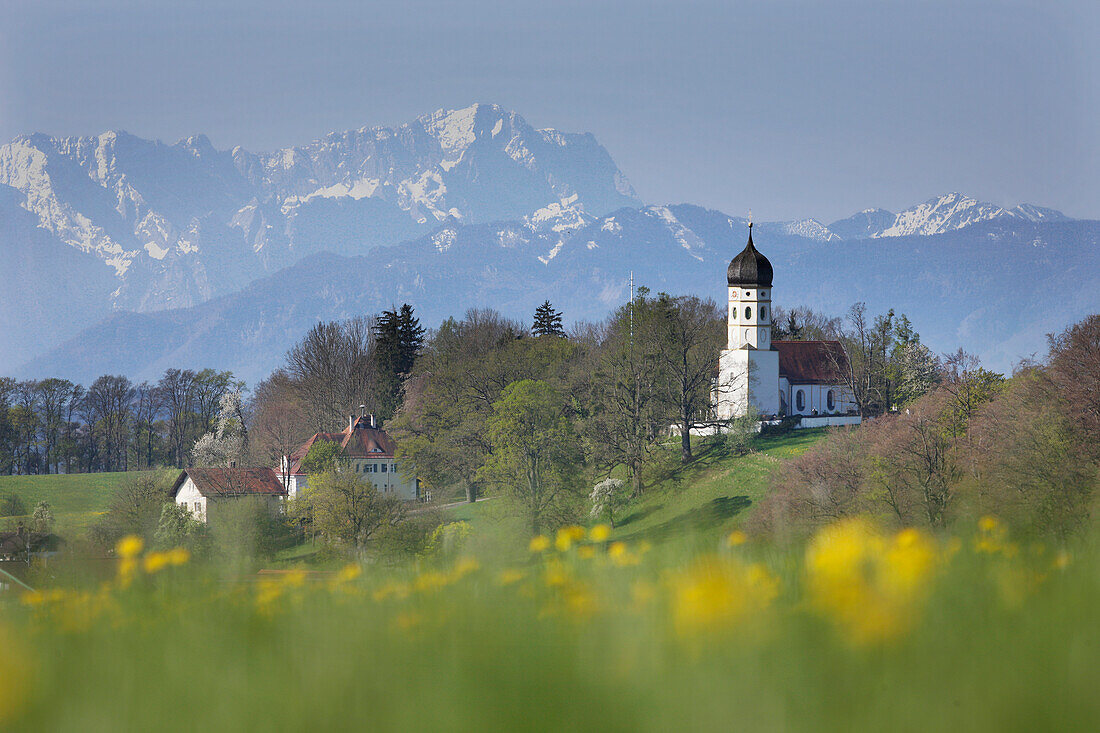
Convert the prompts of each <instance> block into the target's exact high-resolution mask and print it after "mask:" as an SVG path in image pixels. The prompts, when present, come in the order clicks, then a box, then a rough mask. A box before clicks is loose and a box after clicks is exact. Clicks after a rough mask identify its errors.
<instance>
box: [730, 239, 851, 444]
mask: <svg viewBox="0 0 1100 733" xmlns="http://www.w3.org/2000/svg"><path fill="white" fill-rule="evenodd" d="M726 281H727V283H728V285H729V310H728V314H727V321H726V323H727V328H726V332H727V343H726V348H725V349H724V350H723V351H722V355H721V358H720V360H719V367H718V384H717V388H716V392H717V395H716V400H717V405H716V413H717V417H718V419H719V420H729V419H731V418H735V417H741V416H743V415H745V414H746V413H747V412H748V411H749V406H750V405H752V406H753V407H755V409H756V411H757V412H758V413H760V415H761V416H763V417H764V418H774V417H780V416H786V415H798V416H800V418H801V419H800V423H799V427H820V426H824V425H851V424H855V423H858V422H859V421H860V416H859V411H858V408H857V406H856V403H855V401H854V400H853V399H852V391H851V390H850V389H849V388H848V387H847V386H845V384H844V380H843V379H842V378H841V377H840V376H839V375H840V374H842V373H843V370H844V369H846V368H847V356H846V354H845V352H844V346H843V345H842V344H841V343H840V342H839V341H773V340H772V265H771V263H770V262H769V261H768V258H767V257H765V256H764V255H762V254H761V253H760V252H759V251H757V249H756V247H755V246H754V245H753V242H752V224H751V223H750V224H749V242H748V244H747V245H745V249H743V250H742V251H741V253H740V254H738V255H737V256H736V257H734V258H733V260H732V261H731V262H730V264H729V268H728V269H727V271H726Z"/></svg>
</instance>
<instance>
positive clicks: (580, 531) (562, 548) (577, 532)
mask: <svg viewBox="0 0 1100 733" xmlns="http://www.w3.org/2000/svg"><path fill="white" fill-rule="evenodd" d="M583 539H584V527H578V526H576V525H571V526H569V527H562V528H561V529H559V530H558V533H557V536H556V537H555V538H554V547H556V548H557V550H558V552H566V551H567V550H569V548H570V547H572V546H573V544H574V543H576V542H580V541H581V540H583Z"/></svg>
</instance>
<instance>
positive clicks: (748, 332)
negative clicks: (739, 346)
mask: <svg viewBox="0 0 1100 733" xmlns="http://www.w3.org/2000/svg"><path fill="white" fill-rule="evenodd" d="M750 341H752V329H751V328H746V329H745V343H748V342H750Z"/></svg>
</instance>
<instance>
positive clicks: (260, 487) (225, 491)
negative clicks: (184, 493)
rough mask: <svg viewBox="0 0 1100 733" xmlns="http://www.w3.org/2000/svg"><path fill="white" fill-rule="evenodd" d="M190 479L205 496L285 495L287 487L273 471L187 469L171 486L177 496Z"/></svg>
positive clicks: (259, 469) (173, 493)
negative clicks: (185, 482) (184, 483)
mask: <svg viewBox="0 0 1100 733" xmlns="http://www.w3.org/2000/svg"><path fill="white" fill-rule="evenodd" d="M187 478H190V479H191V480H192V481H193V482H194V483H195V488H196V489H198V490H199V493H200V494H202V495H203V496H207V497H210V496H240V495H242V494H249V495H252V494H255V495H261V496H286V487H285V486H283V482H282V481H280V480H279V477H278V476H276V475H275V471H273V470H272V469H270V468H185V469H184V470H183V471H182V472H181V473H180V475H179V478H177V479H176V483H175V484H173V486H172V496H175V495H176V494H177V493H178V492H179V490H180V487H181V486H183V482H184V481H185V480H187Z"/></svg>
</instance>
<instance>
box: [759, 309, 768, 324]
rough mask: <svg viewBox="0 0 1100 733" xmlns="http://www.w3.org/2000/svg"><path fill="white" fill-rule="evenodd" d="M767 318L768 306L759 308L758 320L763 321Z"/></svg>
mask: <svg viewBox="0 0 1100 733" xmlns="http://www.w3.org/2000/svg"><path fill="white" fill-rule="evenodd" d="M767 318H768V306H766V305H762V306H760V320H762V321H765V320H767Z"/></svg>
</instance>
